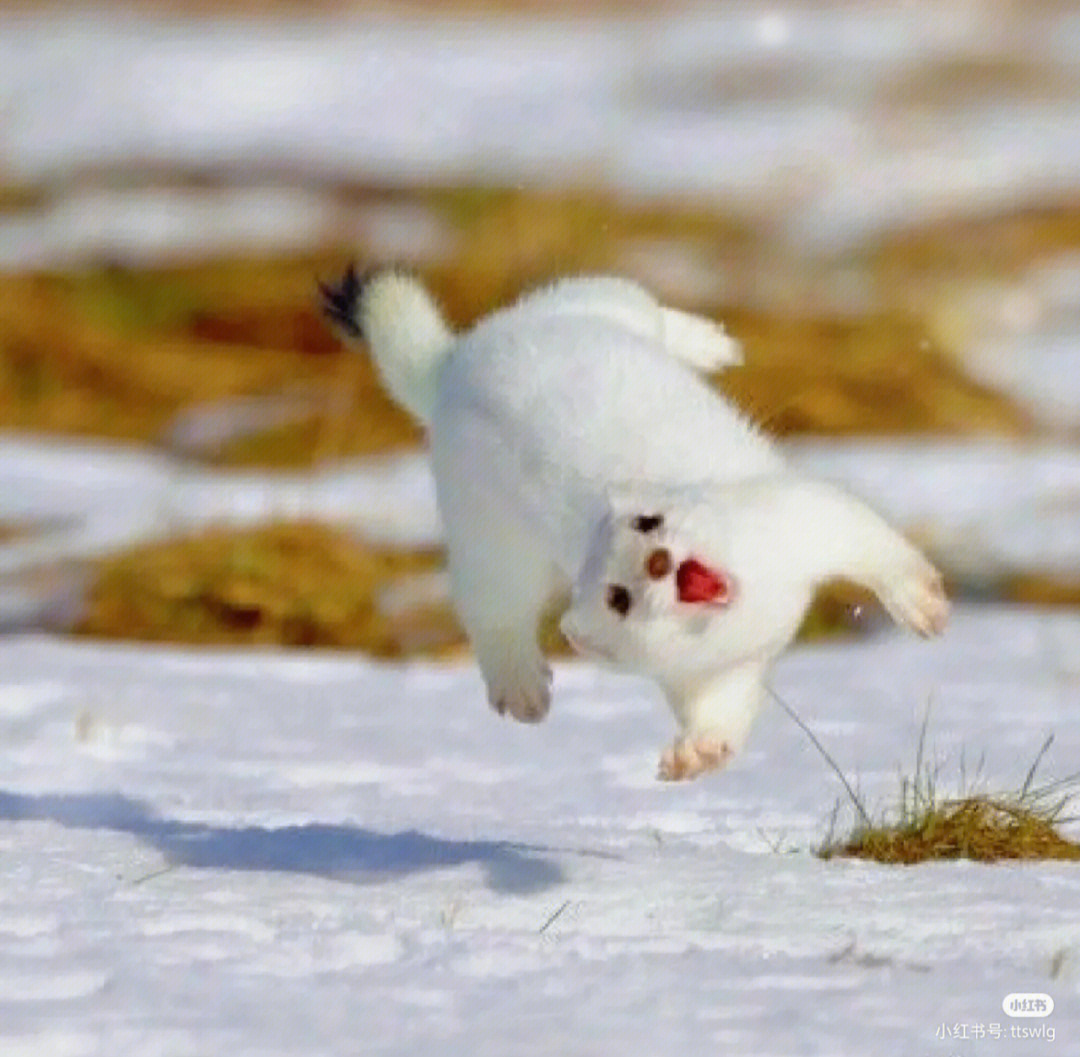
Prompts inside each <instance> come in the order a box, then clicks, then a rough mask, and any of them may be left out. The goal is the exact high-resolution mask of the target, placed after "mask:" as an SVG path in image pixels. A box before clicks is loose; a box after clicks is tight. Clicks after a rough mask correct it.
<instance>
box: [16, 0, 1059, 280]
mask: <svg viewBox="0 0 1080 1057" xmlns="http://www.w3.org/2000/svg"><path fill="white" fill-rule="evenodd" d="M1032 56H1037V62H1033V60H1032ZM1078 56H1080V21H1078V19H1077V16H1076V15H1075V14H1073V13H1070V12H1068V11H1062V10H1061V9H1060V6H1059V5H1055V4H1034V5H1022V6H1019V7H1018V6H1016V5H1011V4H1008V3H1003V2H1001V0H971V2H969V3H965V4H963V5H946V6H943V5H940V4H933V3H928V2H915V3H906V4H903V5H895V4H884V3H872V4H863V5H852V4H848V3H828V2H825V3H820V4H815V5H813V6H807V5H805V4H802V3H799V2H796V0H790V2H785V0H781V2H778V3H776V4H772V5H769V7H768V8H765V9H762V8H761V7H757V6H755V5H749V4H729V5H722V6H717V5H691V6H679V7H676V8H673V9H671V10H669V11H665V12H663V13H662V14H659V15H658V14H654V15H652V16H648V15H636V16H631V15H618V14H610V13H609V14H607V15H605V16H593V17H579V18H573V19H570V18H566V17H565V16H563V17H558V16H546V17H545V16H542V15H539V14H534V15H531V16H528V17H517V18H512V19H511V18H505V17H504V18H500V17H497V16H493V15H489V16H487V17H484V18H480V19H477V18H463V17H439V16H437V15H434V14H430V13H426V14H425V15H424V17H423V18H422V19H421V18H409V17H401V16H399V17H396V18H394V17H388V16H387V15H386V14H382V15H370V14H369V15H367V16H363V15H361V14H359V13H357V14H355V15H353V16H351V17H339V18H336V19H333V20H329V19H320V18H317V17H310V18H305V19H284V20H276V21H274V20H260V21H239V20H234V19H227V18H217V19H203V20H183V19H179V18H164V17H156V18H155V17H146V16H138V15H135V14H131V13H128V14H120V15H117V14H115V13H114V14H110V17H109V18H107V19H106V18H101V17H98V16H95V14H94V13H93V11H92V10H89V11H88V10H85V9H84V10H82V11H74V12H64V11H63V10H62V9H60V8H58V9H56V10H53V11H50V12H49V13H47V14H40V15H34V14H31V13H22V14H7V15H4V16H2V17H0V114H2V115H3V139H2V141H0V150H2V158H3V163H4V170H5V173H6V176H7V178H8V179H9V180H12V181H15V182H17V183H21V184H23V185H29V186H44V187H46V188H48V189H49V193H50V196H51V200H47V201H45V202H44V203H43V204H41V205H39V206H37V207H35V208H31V209H28V210H26V211H24V212H22V213H21V214H18V215H13V216H8V217H5V218H4V219H3V221H2V223H0V263H2V264H4V265H5V266H8V267H14V266H17V265H18V264H19V263H20V262H23V263H27V264H31V263H32V264H34V265H40V264H41V263H43V262H44V261H45V260H46V259H47V258H49V257H50V255H52V256H54V257H55V258H56V259H57V260H59V261H61V262H70V261H71V260H72V259H75V260H81V259H85V258H87V257H93V256H94V254H95V253H96V254H99V255H100V254H102V253H109V254H114V255H118V256H123V255H125V254H130V255H131V256H132V257H133V258H134V259H136V260H142V259H144V258H145V257H146V256H147V255H148V254H154V253H157V254H162V255H164V256H166V257H167V256H169V255H171V254H175V253H179V252H200V251H202V252H218V251H220V250H221V249H222V246H223V245H224V244H227V243H228V242H229V241H235V242H236V243H237V244H238V245H241V246H243V245H249V244H256V245H258V246H265V245H266V244H267V243H268V242H271V243H272V242H277V243H280V245H281V246H282V247H283V248H295V247H296V245H297V244H298V243H302V242H303V240H304V239H305V238H307V239H308V240H311V242H312V243H315V242H317V241H318V240H320V239H323V238H325V237H327V236H328V235H329V234H331V233H332V232H333V231H334V230H335V229H334V225H335V219H334V218H335V212H334V209H333V208H332V205H328V204H327V203H325V202H320V201H319V200H318V198H317V196H313V195H310V194H307V193H299V192H292V191H286V190H283V189H278V190H275V189H274V187H273V186H272V185H273V184H274V183H275V182H280V181H282V180H285V181H288V180H290V179H296V178H298V177H300V178H305V177H306V178H308V179H311V178H315V179H316V180H319V179H326V178H328V179H330V180H347V181H349V182H360V183H369V184H372V183H373V184H385V185H395V186H399V185H402V184H405V185H408V184H417V183H419V184H423V185H431V184H436V185H438V184H454V183H458V182H462V181H464V182H466V183H468V184H470V185H474V184H476V183H478V182H479V183H481V184H487V183H498V184H503V185H514V184H524V185H529V186H543V187H555V186H560V187H561V186H567V185H570V186H587V187H593V188H598V189H612V190H617V191H624V192H630V193H633V194H650V195H651V194H663V195H684V196H685V195H687V194H691V195H696V196H704V197H705V198H706V199H711V200H713V201H715V202H717V203H718V204H720V205H721V206H722V207H723V208H725V209H727V210H730V211H731V212H732V213H733V214H734V215H736V216H742V217H743V218H745V219H748V220H750V221H755V222H762V223H765V224H766V225H767V227H768V228H769V229H771V230H775V232H776V234H777V235H778V236H779V237H780V238H781V239H782V240H783V241H784V242H786V244H787V245H788V246H789V248H792V249H796V250H798V252H800V253H805V254H810V255H826V256H828V255H829V254H831V253H835V252H837V251H842V250H844V249H845V248H850V247H852V246H858V245H861V244H863V243H864V242H865V241H866V240H867V239H872V238H873V237H875V236H876V235H878V234H880V233H881V232H883V231H888V230H890V229H892V228H893V227H895V226H897V225H899V226H906V225H909V224H915V223H920V222H927V221H931V222H932V221H933V220H935V219H937V218H939V217H942V216H946V215H968V216H970V215H978V214H979V213H981V212H984V211H986V210H987V209H988V208H1018V207H1023V206H1025V205H1029V204H1032V203H1041V202H1045V201H1047V200H1054V199H1056V198H1060V197H1061V196H1062V195H1068V194H1070V193H1071V192H1072V191H1074V190H1075V188H1076V187H1077V185H1078V184H1080V128H1078V124H1077V122H1078V116H1077V115H1078V111H1077V108H1076V90H1077V82H1076V79H1075V76H1074V71H1075V67H1076V62H1077V58H1078ZM965 64H967V65H969V66H972V67H973V68H975V69H988V70H991V71H993V70H995V69H996V70H998V71H1006V72H1007V73H1006V74H1005V75H1002V77H1001V81H1000V84H999V86H998V88H997V90H996V91H994V90H991V91H989V92H988V93H987V94H986V95H985V96H984V97H982V98H978V97H976V98H974V99H973V98H970V97H969V96H967V95H966V94H965V93H963V92H959V93H953V92H950V91H949V90H948V89H946V90H944V91H943V90H941V89H938V90H937V94H936V95H934V94H933V92H934V89H933V88H932V82H933V73H932V71H933V69H934V68H935V66H936V67H938V68H943V69H946V70H948V69H950V68H951V69H955V68H957V67H960V68H963V67H964V66H965ZM1008 71H1012V72H1011V73H1008ZM924 82H926V83H930V84H931V88H930V92H931V94H930V96H929V101H928V100H927V99H920V98H919V97H918V93H917V92H916V93H915V94H914V96H913V97H912V98H910V99H908V98H906V97H905V96H904V92H903V86H905V85H909V86H910V85H914V86H918V85H920V84H922V83H924ZM1017 85H1019V86H1020V87H1017ZM1025 85H1027V86H1028V87H1027V88H1026V89H1025V87H1024V86H1025ZM778 89H779V90H778ZM175 167H179V168H181V169H182V170H186V171H188V172H192V173H195V174H202V173H222V172H224V173H227V174H231V177H232V179H233V180H236V181H239V182H240V183H241V184H250V186H246V187H245V186H242V187H240V188H239V189H236V190H234V191H232V192H229V193H228V194H220V193H212V192H205V191H204V192H185V193H180V192H159V191H141V192H132V193H131V195H130V197H129V198H128V197H125V193H124V192H117V191H115V190H110V187H109V185H110V180H109V176H110V174H112V176H113V177H115V176H116V175H117V174H120V176H121V177H122V176H123V174H124V173H128V174H130V172H131V171H132V170H133V169H134V170H140V169H141V170H143V171H149V172H159V173H160V172H163V171H169V169H170V168H175ZM86 172H91V173H97V174H99V175H104V176H105V177H106V178H105V179H104V180H103V183H104V185H105V186H104V188H103V189H101V190H98V191H94V192H89V193H88V192H86V191H85V190H78V189H76V188H73V186H72V182H71V177H72V175H73V174H77V173H86ZM267 182H269V183H270V184H271V186H269V187H268V186H266V184H267ZM138 218H141V219H142V220H143V222H142V223H140V222H138ZM200 221H201V223H200ZM210 228H212V229H213V230H214V232H215V234H214V235H213V237H206V230H207V229H210ZM200 229H202V230H203V239H202V240H201V241H200V239H197V238H193V236H192V234H191V232H192V231H193V230H195V231H199V230H200ZM337 230H338V233H339V234H340V235H342V236H346V235H347V230H346V231H341V230H340V229H337ZM401 245H402V246H403V247H404V246H406V245H407V243H405V242H403V243H401Z"/></svg>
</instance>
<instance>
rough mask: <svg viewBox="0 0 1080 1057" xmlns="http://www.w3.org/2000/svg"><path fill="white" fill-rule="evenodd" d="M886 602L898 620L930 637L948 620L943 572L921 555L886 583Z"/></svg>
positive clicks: (892, 614) (883, 598)
mask: <svg viewBox="0 0 1080 1057" xmlns="http://www.w3.org/2000/svg"><path fill="white" fill-rule="evenodd" d="M882 602H883V603H884V605H885V608H886V609H887V610H888V611H889V613H890V614H891V616H892V617H893V619H894V620H895V621H897V623H900V624H904V625H906V626H907V627H909V628H911V630H912V631H915V632H917V633H918V634H920V635H923V636H926V637H929V636H931V635H940V634H941V632H943V631H944V630H945V625H946V623H948V619H949V600H948V598H947V597H946V596H945V585H944V583H943V582H942V579H941V574H940V573H939V572H938V571H937V569H935V568H934V567H933V566H932V565H931V564H930V563H929V562H928V561H926V559H925V558H923V557H922V556H921V555H919V557H918V561H913V562H911V563H909V564H908V565H907V566H906V567H905V568H904V569H903V570H902V571H900V572H898V573H897V575H896V576H895V577H894V578H893V579H891V580H890V581H889V582H888V583H887V584H886V586H885V590H884V591H883V592H882Z"/></svg>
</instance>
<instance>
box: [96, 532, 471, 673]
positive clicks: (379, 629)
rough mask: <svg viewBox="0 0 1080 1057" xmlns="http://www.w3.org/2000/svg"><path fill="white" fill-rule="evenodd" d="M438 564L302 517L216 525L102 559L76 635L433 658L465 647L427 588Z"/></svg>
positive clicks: (431, 557) (432, 555)
mask: <svg viewBox="0 0 1080 1057" xmlns="http://www.w3.org/2000/svg"><path fill="white" fill-rule="evenodd" d="M441 564H442V559H441V556H440V555H439V554H438V553H437V552H418V551H406V550H391V549H385V548H377V547H373V546H371V545H369V544H366V543H364V542H362V541H360V540H358V539H356V538H355V537H353V536H350V535H348V534H347V533H345V532H342V531H339V530H336V529H332V528H328V527H326V526H323V525H317V524H311V523H290V524H280V525H272V526H269V527H265V528H257V529H248V530H236V529H226V528H215V529H211V530H209V531H206V532H203V533H201V534H199V535H196V536H192V537H190V538H187V539H181V540H174V541H168V542H164V543H159V544H154V545H151V546H146V547H142V548H138V549H135V550H132V551H130V552H127V553H125V554H122V555H120V556H118V557H115V558H112V559H109V560H107V561H105V562H103V563H102V566H101V568H100V570H99V576H98V579H97V583H96V585H95V586H94V588H93V590H92V592H91V596H90V598H89V601H88V604H87V607H86V612H85V615H84V617H83V619H82V620H81V622H80V623H79V626H78V628H77V629H76V630H77V632H78V633H80V634H83V635H95V636H103V637H107V638H124V639H137V640H147V641H156V642H166V641H167V642H181V643H193V644H207V643H219V644H232V645H256V644H258V645H282V646H324V647H338V648H350V649H358V650H362V651H364V652H365V653H369V654H373V655H375V656H378V657H401V656H406V655H412V654H418V653H423V654H428V655H439V654H444V653H446V652H448V651H453V650H456V649H458V648H460V647H461V646H462V645H463V643H464V638H463V635H462V633H461V630H460V629H459V627H458V625H457V622H456V620H455V619H454V616H453V614H452V612H451V611H450V608H449V606H448V605H447V604H446V603H445V600H444V599H443V598H442V597H441V592H440V591H439V590H438V589H437V588H435V589H432V588H431V587H430V582H431V578H432V576H433V574H435V573H436V572H437V571H438V570H439V569H440V568H441ZM411 585H412V586H419V587H420V588H421V590H419V591H416V590H412V591H410V586H411ZM395 596H400V598H401V599H404V602H401V601H398V600H396V598H395ZM410 596H412V601H411V603H410V601H409V599H410Z"/></svg>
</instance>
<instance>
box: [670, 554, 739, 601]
mask: <svg viewBox="0 0 1080 1057" xmlns="http://www.w3.org/2000/svg"><path fill="white" fill-rule="evenodd" d="M675 590H676V593H677V595H678V598H679V601H680V602H708V603H711V604H712V605H718V606H723V605H727V604H728V603H729V602H731V601H732V600H733V599H734V597H735V581H734V579H733V578H732V576H731V574H730V573H728V572H726V571H725V570H724V569H714V568H711V567H710V566H708V565H706V564H705V563H704V562H699V561H698V560H697V558H687V559H685V560H684V561H682V562H680V563H679V567H678V569H676V570H675Z"/></svg>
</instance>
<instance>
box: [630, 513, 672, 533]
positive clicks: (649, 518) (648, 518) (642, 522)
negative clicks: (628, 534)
mask: <svg viewBox="0 0 1080 1057" xmlns="http://www.w3.org/2000/svg"><path fill="white" fill-rule="evenodd" d="M663 523H664V515H663V514H638V516H637V517H636V518H634V520H633V521H631V522H630V524H631V526H632V527H633V528H634V529H635V531H637V532H654V531H655V530H656V529H658V528H660V526H661V525H663Z"/></svg>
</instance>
